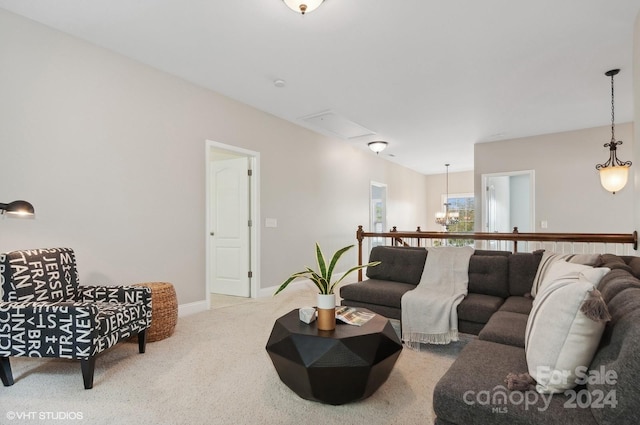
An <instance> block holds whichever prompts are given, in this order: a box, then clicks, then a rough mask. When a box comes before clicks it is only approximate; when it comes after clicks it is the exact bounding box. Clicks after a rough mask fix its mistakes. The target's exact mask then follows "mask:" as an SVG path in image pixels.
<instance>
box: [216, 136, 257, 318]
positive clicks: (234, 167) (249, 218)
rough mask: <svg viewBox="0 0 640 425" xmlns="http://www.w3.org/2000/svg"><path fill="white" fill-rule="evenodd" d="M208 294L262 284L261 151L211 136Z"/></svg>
mask: <svg viewBox="0 0 640 425" xmlns="http://www.w3.org/2000/svg"><path fill="white" fill-rule="evenodd" d="M205 158H206V185H205V186H206V236H205V237H206V254H205V255H206V261H205V262H206V300H207V304H208V305H211V294H221V295H229V296H236V297H245V298H255V297H257V294H258V288H259V287H260V283H259V282H260V270H259V265H260V259H259V255H260V249H259V247H260V240H259V236H260V235H259V229H260V226H259V223H260V220H259V208H258V207H259V205H260V202H259V193H260V173H259V166H260V154H259V152H254V151H250V150H246V149H243V148H239V147H236V146H231V145H226V144H223V143H219V142H214V141H211V140H207V141H206V147H205Z"/></svg>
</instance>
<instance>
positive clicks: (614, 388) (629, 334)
mask: <svg viewBox="0 0 640 425" xmlns="http://www.w3.org/2000/svg"><path fill="white" fill-rule="evenodd" d="M598 289H599V290H600V292H601V293H602V297H603V298H604V300H605V302H606V303H607V308H608V310H609V313H610V314H611V321H610V322H608V323H607V326H606V327H605V330H604V334H603V335H602V339H601V341H600V347H599V349H598V351H597V352H596V354H595V356H594V358H593V360H592V362H591V365H590V366H589V371H590V372H589V378H590V379H588V380H586V381H587V391H588V393H589V394H594V395H595V394H598V395H599V399H598V400H601V402H600V403H599V405H597V406H596V405H593V406H592V408H591V413H592V414H593V416H594V418H595V419H596V421H597V422H598V423H599V424H622V423H630V422H629V418H637V415H638V412H639V411H640V387H639V386H638V382H640V356H638V341H640V280H638V279H637V278H635V277H634V276H632V275H631V274H630V273H629V272H627V271H626V270H622V269H618V270H611V271H610V272H609V273H608V274H607V275H606V276H605V277H603V278H602V280H601V281H600V284H599V285H598ZM600 395H601V396H600ZM594 400H595V399H594ZM612 403H615V405H614V404H612Z"/></svg>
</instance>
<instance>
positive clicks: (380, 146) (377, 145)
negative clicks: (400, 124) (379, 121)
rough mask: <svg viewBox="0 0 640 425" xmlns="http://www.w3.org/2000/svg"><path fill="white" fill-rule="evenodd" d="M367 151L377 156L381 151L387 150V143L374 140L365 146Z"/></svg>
mask: <svg viewBox="0 0 640 425" xmlns="http://www.w3.org/2000/svg"><path fill="white" fill-rule="evenodd" d="M367 145H368V146H369V149H371V150H372V151H374V152H375V153H376V154H379V153H380V152H382V151H383V150H385V149H386V148H387V142H383V141H382V140H376V141H375V142H369V143H368V144H367Z"/></svg>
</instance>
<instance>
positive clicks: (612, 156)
mask: <svg viewBox="0 0 640 425" xmlns="http://www.w3.org/2000/svg"><path fill="white" fill-rule="evenodd" d="M619 72H620V70H619V69H612V70H611V71H607V72H605V74H604V75H606V76H607V77H611V141H610V142H609V143H605V144H604V147H605V148H609V159H608V160H607V162H605V163H604V164H597V165H596V170H600V169H602V168H606V167H609V166H612V167H616V166H626V167H629V166H631V161H624V162H622V161H620V160H619V159H618V156H617V154H616V146H618V145H621V144H622V141H621V140H619V141H616V133H615V131H616V130H615V106H614V105H615V91H614V86H613V77H614V76H615V75H617V74H618V73H619Z"/></svg>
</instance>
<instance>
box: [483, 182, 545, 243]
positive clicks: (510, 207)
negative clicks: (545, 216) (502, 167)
mask: <svg viewBox="0 0 640 425" xmlns="http://www.w3.org/2000/svg"><path fill="white" fill-rule="evenodd" d="M534 178H535V174H534V171H533V170H525V171H513V172H507V173H492V174H483V175H482V211H483V217H482V231H483V232H498V233H509V232H512V231H513V228H514V227H517V228H518V231H519V232H520V233H530V232H534V231H535V182H534Z"/></svg>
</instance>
